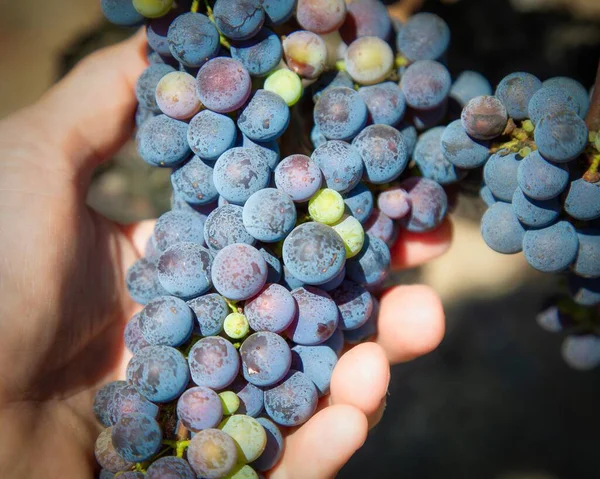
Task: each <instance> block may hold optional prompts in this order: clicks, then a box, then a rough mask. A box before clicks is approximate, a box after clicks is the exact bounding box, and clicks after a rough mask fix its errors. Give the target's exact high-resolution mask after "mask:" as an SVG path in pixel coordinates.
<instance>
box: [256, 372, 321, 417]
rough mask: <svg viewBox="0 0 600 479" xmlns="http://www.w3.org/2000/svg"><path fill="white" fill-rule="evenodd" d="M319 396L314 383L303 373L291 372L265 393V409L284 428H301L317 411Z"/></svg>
mask: <svg viewBox="0 0 600 479" xmlns="http://www.w3.org/2000/svg"><path fill="white" fill-rule="evenodd" d="M317 401H318V394H317V388H316V387H315V385H314V383H313V382H312V381H311V380H310V379H309V378H308V377H307V376H306V375H304V374H303V373H301V372H299V371H294V370H290V371H289V373H288V374H287V375H286V377H285V378H284V379H283V381H281V382H280V383H279V384H276V385H275V386H273V387H271V388H269V389H267V390H266V391H265V409H266V411H267V414H268V415H269V417H270V418H271V419H272V420H273V421H274V422H275V423H277V424H280V425H282V426H290V427H291V426H299V425H300V424H303V423H305V422H306V421H308V420H309V419H310V417H311V416H312V415H313V414H314V413H315V411H316V409H317Z"/></svg>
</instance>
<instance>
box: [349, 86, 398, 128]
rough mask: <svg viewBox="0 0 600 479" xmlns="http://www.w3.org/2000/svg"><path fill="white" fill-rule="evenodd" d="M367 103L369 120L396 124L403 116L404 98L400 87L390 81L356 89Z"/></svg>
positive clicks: (377, 122) (375, 122)
mask: <svg viewBox="0 0 600 479" xmlns="http://www.w3.org/2000/svg"><path fill="white" fill-rule="evenodd" d="M358 94H359V95H360V96H361V97H362V99H363V100H364V101H365V104H366V105H367V110H368V111H369V116H370V119H371V122H372V123H374V124H383V125H391V126H394V125H396V124H397V123H398V122H399V121H400V120H402V118H403V117H404V112H405V111H406V100H405V99H404V93H402V90H401V89H400V87H399V86H398V85H397V84H396V83H394V82H391V81H388V82H383V83H380V84H378V85H372V86H363V87H361V88H360V89H359V90H358Z"/></svg>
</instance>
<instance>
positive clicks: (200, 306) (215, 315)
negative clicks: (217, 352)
mask: <svg viewBox="0 0 600 479" xmlns="http://www.w3.org/2000/svg"><path fill="white" fill-rule="evenodd" d="M188 306H189V307H190V308H191V309H192V311H193V312H194V314H195V316H196V320H197V321H198V326H197V327H198V330H199V333H200V335H202V336H215V335H217V334H219V333H220V332H221V331H223V324H224V322H225V318H226V317H227V315H228V314H229V307H228V306H227V302H226V301H225V298H223V296H221V295H219V294H216V293H211V294H206V295H204V296H200V297H198V298H194V299H192V300H190V301H188Z"/></svg>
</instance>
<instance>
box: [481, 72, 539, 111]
mask: <svg viewBox="0 0 600 479" xmlns="http://www.w3.org/2000/svg"><path fill="white" fill-rule="evenodd" d="M540 88H542V82H541V81H540V80H539V79H538V77H536V76H535V75H532V74H531V73H526V72H515V73H511V74H510V75H507V76H505V77H504V78H503V79H502V80H501V81H500V83H498V86H497V87H496V94H495V95H496V98H498V99H499V100H500V101H501V102H502V103H503V104H504V106H505V107H506V111H507V113H508V116H509V117H511V118H512V119H513V120H525V119H526V118H528V117H529V113H528V108H529V102H530V101H531V97H532V96H533V95H534V94H535V92H537V91H538V90H539V89H540ZM489 95H491V93H489Z"/></svg>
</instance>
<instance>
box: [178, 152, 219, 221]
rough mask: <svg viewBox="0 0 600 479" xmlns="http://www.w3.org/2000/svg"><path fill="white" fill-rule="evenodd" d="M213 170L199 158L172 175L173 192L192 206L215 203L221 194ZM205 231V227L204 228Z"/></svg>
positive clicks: (195, 157)
mask: <svg viewBox="0 0 600 479" xmlns="http://www.w3.org/2000/svg"><path fill="white" fill-rule="evenodd" d="M212 175H213V169H212V167H211V166H209V165H208V164H207V163H206V162H205V161H203V160H202V159H201V158H199V157H198V156H193V157H192V158H191V159H190V160H189V161H188V162H187V163H185V164H184V165H183V166H181V167H179V168H176V169H174V170H173V172H172V173H171V185H172V186H173V191H174V192H176V194H177V195H178V196H179V197H180V198H182V199H183V200H184V201H186V202H187V203H189V204H191V205H205V204H209V203H213V202H214V201H215V200H216V199H217V197H218V196H219V193H218V192H217V189H216V188H215V184H214V183H213V179H212ZM203 229H204V227H203Z"/></svg>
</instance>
